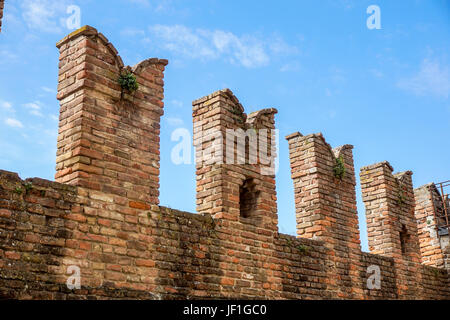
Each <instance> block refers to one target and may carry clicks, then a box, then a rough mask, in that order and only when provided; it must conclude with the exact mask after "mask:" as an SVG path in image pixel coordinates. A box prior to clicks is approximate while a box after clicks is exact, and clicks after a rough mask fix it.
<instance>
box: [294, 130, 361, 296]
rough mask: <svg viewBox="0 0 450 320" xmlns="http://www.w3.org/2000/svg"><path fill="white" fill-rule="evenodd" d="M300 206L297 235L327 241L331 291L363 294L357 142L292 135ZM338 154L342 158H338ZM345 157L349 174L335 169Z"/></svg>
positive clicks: (295, 186)
mask: <svg viewBox="0 0 450 320" xmlns="http://www.w3.org/2000/svg"><path fill="white" fill-rule="evenodd" d="M287 140H288V142H289V155H290V160H291V172H292V179H293V181H294V196H295V206H296V220H297V235H298V236H299V237H304V238H309V239H320V240H323V241H324V242H325V246H326V247H327V249H328V254H329V256H330V258H331V259H330V260H331V261H330V265H329V268H328V278H329V280H330V283H329V288H328V289H329V290H332V291H333V292H334V294H335V295H336V296H338V297H341V298H360V297H362V288H360V287H359V285H360V281H359V272H360V271H359V269H360V266H359V256H360V254H361V246H360V239H359V230H358V215H357V212H356V193H355V173H354V169H353V156H352V151H351V150H352V148H353V146H350V145H345V146H342V147H338V148H335V149H331V147H330V145H329V144H328V143H326V141H325V139H324V138H323V136H322V135H321V134H312V135H308V136H302V135H301V134H300V133H298V132H297V133H294V134H291V135H289V136H288V137H287ZM337 159H339V160H337ZM338 161H342V162H341V163H342V165H343V166H344V167H345V173H344V174H343V175H342V176H340V177H337V176H336V175H335V171H334V168H335V166H336V165H337V163H338Z"/></svg>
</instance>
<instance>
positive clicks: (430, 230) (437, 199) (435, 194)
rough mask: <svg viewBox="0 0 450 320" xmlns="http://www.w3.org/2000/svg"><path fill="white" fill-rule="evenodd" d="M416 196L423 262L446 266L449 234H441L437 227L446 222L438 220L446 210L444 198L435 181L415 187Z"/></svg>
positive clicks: (416, 214)
mask: <svg viewBox="0 0 450 320" xmlns="http://www.w3.org/2000/svg"><path fill="white" fill-rule="evenodd" d="M414 197H415V200H416V206H415V216H416V220H417V226H418V232H419V234H418V236H419V241H420V253H421V258H422V263H423V264H426V265H430V266H435V267H444V249H445V247H446V245H447V244H448V237H449V236H448V235H439V232H438V228H437V227H438V225H442V224H444V223H445V222H444V221H440V223H438V221H437V217H439V216H441V215H442V213H443V210H444V205H443V199H442V197H441V195H440V193H439V191H438V190H437V188H436V186H435V185H434V184H433V183H430V184H426V185H424V186H421V187H420V188H417V189H414Z"/></svg>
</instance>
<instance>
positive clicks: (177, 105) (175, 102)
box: [170, 99, 183, 108]
mask: <svg viewBox="0 0 450 320" xmlns="http://www.w3.org/2000/svg"><path fill="white" fill-rule="evenodd" d="M170 103H171V104H172V105H174V106H175V107H178V108H181V107H182V106H183V101H180V100H177V99H173V100H171V101H170Z"/></svg>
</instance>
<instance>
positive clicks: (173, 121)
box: [166, 117, 184, 127]
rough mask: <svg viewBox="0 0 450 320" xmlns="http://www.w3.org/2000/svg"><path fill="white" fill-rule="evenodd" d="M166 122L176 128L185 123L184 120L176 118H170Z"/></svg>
mask: <svg viewBox="0 0 450 320" xmlns="http://www.w3.org/2000/svg"><path fill="white" fill-rule="evenodd" d="M166 120H167V122H168V123H169V125H171V126H174V127H176V126H181V125H182V124H183V123H184V121H183V119H180V118H176V117H169V118H167V119H166Z"/></svg>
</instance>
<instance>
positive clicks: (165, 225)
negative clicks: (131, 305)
mask: <svg viewBox="0 0 450 320" xmlns="http://www.w3.org/2000/svg"><path fill="white" fill-rule="evenodd" d="M57 47H58V49H59V50H60V62H59V79H58V80H59V84H58V95H57V98H58V100H59V101H60V123H59V132H58V144H57V159H56V175H55V180H56V182H53V181H47V180H42V179H39V178H33V179H26V180H22V179H21V178H20V177H19V176H18V175H17V174H15V173H11V172H6V171H0V297H1V298H17V299H67V298H76V299H86V298H90V299H91V298H95V299H105V298H138V299H180V298H181V299H202V298H249V299H254V298H262V299H450V285H449V284H450V283H449V265H450V263H449V250H450V246H448V245H447V244H448V242H445V239H444V238H442V237H440V238H438V235H437V233H436V232H433V227H435V226H436V225H437V224H438V221H436V220H433V217H435V216H436V215H435V214H436V210H439V209H438V208H439V206H440V205H441V204H440V203H442V202H443V201H446V199H443V198H442V197H440V194H439V192H438V190H437V189H436V188H433V187H432V185H427V186H424V187H421V188H418V189H416V190H413V184H412V172H411V171H406V172H402V173H398V174H394V173H393V168H392V167H391V165H390V164H389V163H388V162H381V163H377V164H374V165H370V166H366V167H363V168H361V171H360V179H361V189H362V194H363V201H364V204H365V207H366V218H367V227H368V234H369V246H370V251H371V252H370V253H365V252H362V251H361V245H360V234H359V224H358V215H357V206H356V191H355V186H356V176H355V169H354V162H353V153H352V149H353V146H352V145H343V146H339V147H336V148H332V147H331V146H330V145H329V144H328V143H327V142H326V140H325V138H324V137H323V136H322V134H320V133H319V134H309V135H306V136H304V135H302V134H301V133H299V132H296V133H293V134H291V135H288V136H287V137H286V139H287V141H288V144H289V158H290V166H291V177H292V180H293V184H294V197H295V209H296V224H297V237H294V236H289V235H284V234H280V233H279V232H278V214H277V193H276V188H275V175H276V170H277V139H278V136H277V131H276V126H275V114H276V113H277V110H276V109H274V108H265V109H261V110H259V111H256V112H253V113H250V114H248V115H247V114H246V113H245V109H244V107H243V106H242V104H241V103H240V102H239V100H238V99H237V98H236V96H235V95H234V94H233V93H232V92H231V91H230V90H229V89H224V90H219V91H217V92H214V93H212V94H210V95H208V96H205V97H203V98H200V99H198V100H195V101H194V102H193V103H192V106H193V113H192V116H193V129H194V137H193V144H194V146H195V147H196V175H197V178H196V179H197V188H196V191H197V196H196V197H197V213H188V212H181V211H178V210H173V209H169V208H166V207H162V206H159V205H158V204H159V199H158V197H159V190H158V189H159V165H160V146H159V139H160V118H161V116H163V114H164V102H163V100H164V71H165V67H166V65H167V63H168V62H167V60H164V59H158V58H151V59H147V60H144V61H142V62H140V63H138V64H137V65H136V66H134V67H130V66H125V65H124V64H123V62H122V59H121V58H120V56H119V55H118V53H117V50H116V49H115V48H114V46H113V45H112V44H111V43H110V42H109V41H108V40H107V38H106V37H105V36H103V35H102V34H101V33H99V32H98V31H97V30H96V29H94V28H92V27H89V26H85V27H83V28H81V29H79V30H77V31H75V32H73V33H71V34H70V35H68V36H67V37H65V38H64V39H62V40H61V41H60V42H58V44H57ZM123 74H131V75H132V76H134V77H135V78H136V81H137V83H138V88H137V90H136V91H134V92H131V91H128V90H124V89H123V88H122V87H121V86H120V85H119V83H118V79H119V77H120V76H121V75H123ZM439 201H441V202H439ZM429 221H430V222H429ZM77 268H78V270H79V272H78V273H77V274H79V276H80V281H81V282H80V287H78V288H77V287H75V288H73V287H69V286H67V281H68V279H69V277H70V276H71V275H73V274H72V271H70V270H77ZM374 277H375V278H376V280H374Z"/></svg>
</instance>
